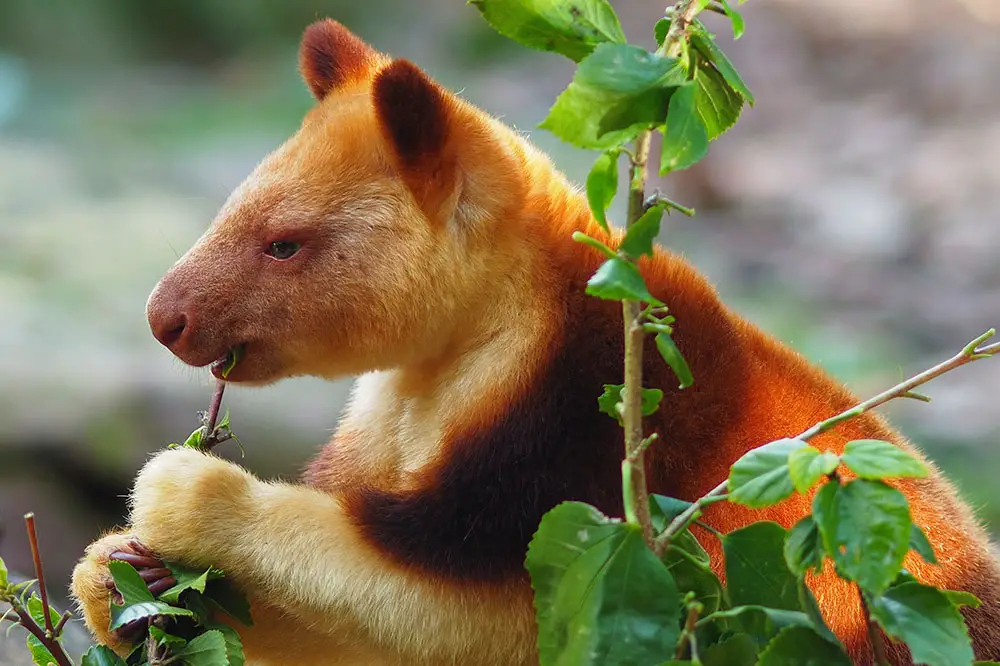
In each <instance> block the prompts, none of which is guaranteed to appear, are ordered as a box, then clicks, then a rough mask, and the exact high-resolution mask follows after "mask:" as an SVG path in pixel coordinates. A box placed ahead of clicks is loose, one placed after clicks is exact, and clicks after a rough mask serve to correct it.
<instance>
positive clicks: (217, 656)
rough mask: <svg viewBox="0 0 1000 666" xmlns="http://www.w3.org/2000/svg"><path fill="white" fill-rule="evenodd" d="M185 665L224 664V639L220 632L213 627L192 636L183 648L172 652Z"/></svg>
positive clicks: (209, 665) (218, 665) (225, 660)
mask: <svg viewBox="0 0 1000 666" xmlns="http://www.w3.org/2000/svg"><path fill="white" fill-rule="evenodd" d="M174 656H175V657H177V658H178V659H179V660H180V662H181V663H182V664H185V665H186V666H226V665H227V664H228V663H229V662H228V661H227V658H226V639H225V637H223V635H222V632H221V631H218V630H215V629H213V630H212V631H206V632H205V633H204V634H201V635H200V636H197V637H195V638H192V639H191V640H190V642H188V644H187V645H185V646H184V648H183V649H180V650H177V651H176V652H174Z"/></svg>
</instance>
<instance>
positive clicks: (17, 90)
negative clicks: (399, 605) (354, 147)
mask: <svg viewBox="0 0 1000 666" xmlns="http://www.w3.org/2000/svg"><path fill="white" fill-rule="evenodd" d="M613 4H614V5H615V7H616V9H617V10H618V11H619V13H620V15H621V17H622V21H623V24H624V26H625V28H626V32H627V34H628V35H629V36H630V38H631V39H632V41H635V42H638V43H644V44H647V45H648V44H649V43H650V42H651V39H652V36H651V29H650V27H651V26H652V23H653V21H655V20H656V18H658V16H659V15H660V14H659V12H660V9H662V7H661V6H660V5H659V4H657V3H655V2H648V1H645V0H644V1H638V0H616V1H615V2H613ZM743 9H744V13H745V16H746V18H747V25H748V30H747V33H746V35H745V36H744V37H743V38H742V39H741V40H740V41H738V42H736V43H731V40H730V38H729V35H728V34H727V33H728V28H727V26H726V25H725V24H724V22H723V21H721V20H718V21H716V20H714V19H715V18H716V17H709V19H708V20H709V22H710V23H711V24H712V25H713V26H714V28H715V29H716V31H717V32H718V33H719V34H720V42H721V44H722V45H723V47H724V48H725V49H726V50H727V51H728V52H729V53H730V55H731V57H732V59H733V61H734V62H735V63H736V64H737V66H738V67H739V69H740V70H741V71H742V72H743V74H744V76H745V78H746V80H747V81H748V83H749V85H750V87H751V89H752V90H753V91H754V92H755V94H756V95H757V99H758V103H757V106H756V107H755V108H753V109H749V110H747V111H746V112H745V114H744V117H743V119H742V120H741V122H740V123H739V124H738V125H737V127H736V128H735V129H734V130H732V131H731V132H730V133H729V134H727V135H726V136H724V137H723V138H722V139H721V140H720V141H718V142H717V143H716V144H713V147H712V150H711V154H710V156H709V158H708V159H707V160H706V161H705V162H703V163H702V164H700V165H698V166H697V167H696V168H694V169H692V170H691V171H689V172H686V173H684V174H681V175H678V176H674V177H672V178H670V179H668V180H667V181H665V182H658V183H657V185H658V186H659V187H660V188H661V189H662V191H663V192H664V193H666V194H668V195H670V196H672V197H673V198H676V199H678V200H680V201H682V202H684V203H687V204H690V205H693V206H695V207H696V208H697V209H698V211H699V214H698V216H697V217H695V218H693V219H687V218H683V217H679V216H676V215H675V216H673V217H671V218H669V222H668V223H667V224H666V225H665V226H664V230H663V233H662V236H661V240H662V241H663V242H664V243H665V244H667V245H668V246H671V247H674V248H676V249H678V250H681V251H683V252H684V253H686V254H687V255H689V256H690V257H691V258H692V259H693V260H694V261H695V262H696V263H697V264H698V265H699V266H701V267H702V269H703V270H704V271H706V272H707V273H708V274H709V275H710V276H711V277H712V279H713V280H714V281H715V282H716V283H717V284H718V286H719V289H720V290H721V292H722V294H723V295H724V297H726V298H727V299H728V300H729V301H730V302H731V303H732V304H733V305H734V306H735V307H736V308H737V309H738V310H739V311H741V312H743V313H744V314H746V315H747V316H749V317H751V318H753V319H754V320H756V321H757V322H759V323H760V324H761V325H762V326H763V327H764V328H766V329H767V330H769V331H771V332H773V333H775V334H776V335H778V336H779V337H780V338H782V339H783V340H785V341H787V342H789V343H790V344H792V345H794V346H795V347H797V348H798V349H800V350H802V351H803V352H804V353H806V354H807V355H808V356H809V357H811V358H812V359H814V360H815V361H817V362H818V363H820V364H822V365H823V366H824V367H826V368H828V369H829V370H830V371H832V372H833V373H834V374H836V375H837V376H838V377H839V378H841V379H842V380H843V381H845V382H846V383H848V384H849V385H850V386H852V387H853V388H854V389H856V390H857V391H859V392H861V393H870V392H873V391H875V390H878V389H881V388H883V387H885V386H888V385H890V384H893V383H895V382H896V381H898V380H899V379H901V378H902V377H904V376H907V375H909V374H910V373H912V372H914V371H916V370H919V369H921V368H923V367H926V366H927V365H930V364H931V363H933V362H936V361H938V360H940V359H942V358H944V357H946V356H948V355H950V354H951V353H952V352H953V351H955V350H957V349H959V348H960V347H961V346H962V345H964V344H965V343H966V342H967V341H968V340H970V339H971V338H973V337H975V336H976V335H978V334H979V333H980V332H982V331H983V330H985V329H987V328H989V327H990V326H994V325H998V324H1000V74H998V72H1000V4H998V3H996V2H982V1H981V0H880V1H879V2H870V1H869V0H809V1H808V2H802V1H801V0H752V2H749V3H748V4H746V5H744V6H743ZM326 15H329V16H333V17H336V18H338V19H340V20H342V21H343V22H345V23H346V24H348V25H349V26H350V27H352V28H353V29H355V30H356V31H357V32H358V33H359V34H361V35H363V36H364V37H365V38H366V39H368V40H369V41H370V42H372V43H373V44H374V45H376V46H377V47H378V48H380V49H382V50H386V51H389V52H392V53H393V54H395V55H399V56H405V57H409V58H411V59H413V60H415V61H417V62H418V63H420V64H421V65H423V66H424V67H425V68H426V69H427V70H428V71H430V72H431V73H432V74H433V75H435V76H436V77H438V78H439V80H441V81H442V82H444V83H445V84H447V85H448V86H449V87H451V88H453V89H456V90H461V91H462V93H463V94H464V95H465V96H466V97H467V98H468V99H470V100H472V101H474V102H475V103H477V104H479V105H481V106H483V107H485V108H486V109H488V110H489V111H491V112H492V113H494V114H497V115H500V116H502V117H504V118H505V119H506V120H507V121H508V122H510V123H512V124H515V125H517V126H518V127H520V128H521V129H524V130H527V131H530V132H531V135H532V138H533V139H534V140H535V141H536V142H537V143H538V144H539V145H540V146H541V147H542V148H543V149H545V150H547V151H549V152H550V153H551V154H552V155H553V156H554V157H555V158H556V161H557V162H558V164H559V165H560V166H561V167H563V168H564V169H565V170H566V171H567V172H568V173H569V175H570V176H571V177H573V178H575V179H576V180H578V181H582V179H583V178H584V177H585V175H586V171H587V169H588V166H589V163H590V159H589V156H588V155H587V154H585V153H582V152H580V151H575V150H572V149H569V148H567V147H566V146H564V145H561V144H559V143H558V141H557V140H555V139H554V138H553V137H551V136H550V135H547V134H546V133H544V132H541V131H537V130H533V128H534V127H535V126H536V125H537V124H538V122H540V121H541V119H542V118H543V117H544V116H545V113H546V111H547V108H548V106H549V105H550V104H551V102H552V100H553V99H554V97H555V95H556V94H557V93H558V92H559V91H560V90H561V89H562V88H563V87H564V86H565V85H566V83H567V82H568V81H569V78H570V77H571V74H572V65H571V63H569V62H568V61H565V60H563V59H562V58H560V57H558V56H555V55H547V54H541V53H537V52H534V51H528V50H526V49H523V48H521V47H519V46H517V45H514V44H512V43H508V42H506V41H505V40H503V39H502V38H500V37H497V36H495V35H494V34H493V33H492V32H491V31H490V29H489V28H488V27H487V26H486V25H485V23H484V22H483V21H482V20H481V19H480V17H479V14H478V12H476V11H475V10H474V9H473V8H471V7H467V6H465V4H464V3H463V2H461V1H460V0H410V1H408V2H402V1H393V0H366V1H365V2H357V1H356V0H283V1H282V2H277V1H273V0H272V1H267V0H241V1H240V2H237V1H236V0H173V1H171V2H167V1H166V0H146V1H144V2H134V1H133V0H47V1H46V2H39V1H38V0H0V314H2V324H0V529H2V536H0V556H2V557H3V558H4V559H5V560H6V561H7V562H8V564H9V565H10V566H11V567H12V568H13V569H15V570H17V571H19V572H21V573H27V572H29V571H30V560H29V556H28V548H27V544H26V539H25V537H24V529H23V524H22V522H21V516H22V514H23V513H24V512H25V511H27V510H33V511H35V512H36V514H37V516H38V522H39V527H40V537H41V541H42V548H43V553H44V556H45V562H46V564H47V568H48V574H49V580H50V583H51V585H50V587H51V588H52V591H53V593H54V594H55V595H57V596H62V595H64V594H65V586H66V583H67V581H68V576H69V572H70V569H71V567H72V564H73V562H74V561H75V560H76V558H78V557H79V556H80V554H81V553H82V551H83V548H84V546H85V545H86V544H87V543H88V542H90V541H91V540H92V539H93V538H94V537H95V536H96V535H97V534H98V533H99V531H100V530H102V529H106V528H109V527H111V526H113V525H115V524H116V523H117V522H118V521H120V520H121V517H122V516H123V513H124V502H123V499H122V497H123V494H124V493H125V492H126V489H127V487H128V486H129V483H130V480H131V479H132V478H133V476H134V474H135V472H136V470H137V468H138V467H139V466H140V465H141V464H142V462H143V460H144V459H145V457H146V456H147V455H148V454H149V453H150V452H152V451H154V450H157V449H159V448H161V447H162V446H163V445H164V444H165V443H166V442H169V441H173V440H178V439H183V438H184V437H185V436H186V435H187V434H188V433H189V432H190V431H191V430H192V429H193V428H194V427H195V425H196V415H195V412H196V411H197V410H198V409H204V408H205V406H206V405H207V402H208V398H209V395H210V393H211V384H210V382H209V379H208V376H207V373H206V372H204V371H198V372H196V371H193V370H191V369H188V368H185V367H183V366H182V365H181V364H180V363H179V362H177V361H175V360H173V359H172V358H171V356H170V355H169V354H168V353H167V352H166V351H165V350H164V349H162V348H161V347H160V346H159V345H158V344H157V343H156V342H155V341H154V340H153V338H152V337H151V336H150V335H149V332H148V329H147V327H146V323H145V319H144V314H143V310H144V304H145V299H146V296H147V294H148V293H149V291H150V290H151V289H152V287H153V285H154V284H155V282H156V280H157V279H158V277H159V276H160V275H161V274H162V273H163V271H164V270H166V268H167V267H168V266H169V265H170V264H171V263H172V262H173V261H174V260H175V259H176V258H177V257H178V256H179V255H180V254H181V253H183V252H184V250H185V249H186V248H187V247H188V246H189V245H190V244H191V243H192V242H193V241H194V240H195V239H196V238H197V237H198V235H199V234H200V233H201V232H202V230H203V229H204V228H205V227H206V226H207V224H208V223H209V221H210V220H211V219H212V217H213V215H214V213H215V211H216V210H217V208H218V207H219V206H220V204H221V203H222V201H223V200H224V199H225V197H226V195H227V194H228V193H229V191H230V190H231V189H232V188H233V187H234V186H235V185H236V184H237V183H239V182H240V180H241V179H242V178H243V177H244V175H245V174H246V173H248V172H249V170H250V169H251V168H252V167H253V166H254V164H255V163H256V162H257V161H258V160H259V159H260V158H261V157H262V156H263V155H265V154H266V152H267V151H268V150H269V149H271V148H272V147H274V146H275V145H276V144H277V143H278V142H280V141H281V140H282V139H283V138H284V137H286V136H287V135H288V134H290V133H291V132H293V131H294V130H295V128H296V126H297V124H298V122H299V119H300V118H301V116H302V113H303V112H304V111H305V110H306V109H307V108H308V107H309V105H310V98H309V96H308V94H307V93H306V91H305V88H304V87H303V86H302V84H301V83H300V80H299V78H298V75H297V72H296V69H295V67H296V47H297V40H298V36H299V34H300V32H301V30H302V29H303V27H304V26H305V25H307V24H308V23H309V22H310V21H312V20H313V19H315V18H317V17H321V16H326ZM346 387H347V384H346V383H334V384H331V383H324V382H319V381H314V380H308V379H300V380H294V381H289V382H287V383H285V384H281V385H278V386H275V387H272V388H267V389H258V390H241V389H239V388H233V389H230V390H229V391H228V392H227V394H226V398H227V404H228V407H229V408H230V409H231V410H232V413H233V423H234V426H235V429H236V430H237V432H238V433H239V435H240V436H241V439H242V442H243V444H244V446H245V447H246V461H245V462H246V464H247V465H248V466H249V467H251V468H252V469H254V470H255V471H257V472H259V473H261V474H263V475H268V476H284V477H292V476H294V475H295V474H296V473H297V471H298V470H299V469H300V468H301V467H302V465H303V463H304V461H305V460H306V459H307V457H308V456H309V455H310V454H311V453H312V452H313V451H314V450H315V449H316V448H317V447H318V446H319V445H320V444H321V443H322V442H323V441H325V439H326V438H327V436H328V435H329V432H330V430H331V429H332V428H333V427H334V426H335V424H336V421H337V416H338V412H339V409H340V407H341V405H342V403H343V400H344V397H345V394H346ZM926 392H927V393H928V394H930V395H931V396H932V397H933V398H934V401H933V402H932V403H931V404H929V405H921V404H918V403H915V402H912V403H907V404H896V405H893V406H892V408H891V409H890V410H889V412H890V416H891V417H892V419H893V420H894V422H895V423H897V424H898V425H899V426H900V427H901V428H902V429H903V430H904V431H905V432H906V433H907V434H908V435H909V436H911V437H912V439H914V440H915V441H916V442H918V443H919V445H920V446H921V447H922V448H923V449H924V450H926V451H927V452H928V454H929V455H930V456H931V457H932V458H933V459H934V460H935V461H937V462H938V464H939V465H940V466H941V467H942V468H943V469H944V470H945V471H946V472H947V473H948V474H950V475H951V476H952V477H953V478H954V479H955V480H956V481H957V483H958V484H959V485H960V487H961V489H962V491H963V492H964V494H965V495H966V497H967V498H968V499H969V500H970V501H971V502H972V503H973V504H974V506H976V507H977V509H978V510H979V513H980V515H981V517H982V519H983V520H984V521H985V522H986V523H987V524H988V525H990V527H991V529H993V530H994V532H996V530H997V529H998V526H1000V484H998V483H997V481H996V480H997V478H998V476H1000V402H998V395H1000V365H997V364H989V363H982V364H977V365H976V366H973V367H970V368H966V369H963V370H960V371H959V372H956V373H954V374H952V375H949V376H946V377H944V378H942V379H939V380H937V381H935V382H934V383H933V384H931V385H929V386H928V387H927V389H926ZM231 452H232V450H231V449H227V453H231ZM706 455H711V453H710V452H706ZM0 635H2V634H0ZM14 636H15V637H16V640H15V642H16V643H21V640H22V639H21V637H20V635H19V634H16V633H15V634H14ZM0 641H2V638H0ZM5 650H6V648H4V646H3V645H2V643H0V655H2V654H5ZM6 654H7V657H6V659H8V660H9V661H8V663H26V662H23V661H22V662H19V660H23V659H24V657H19V656H17V654H16V653H15V652H6ZM3 659H4V657H2V656H0V661H2V660H3Z"/></svg>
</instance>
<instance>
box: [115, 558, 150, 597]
mask: <svg viewBox="0 0 1000 666" xmlns="http://www.w3.org/2000/svg"><path fill="white" fill-rule="evenodd" d="M108 570H109V571H110V572H111V578H113V579H114V581H115V587H116V588H118V591H119V592H121V595H122V598H123V599H124V600H125V605H126V606H127V605H129V604H134V603H139V602H140V601H153V594H152V593H151V592H150V591H149V586H148V585H146V581H144V580H143V579H142V578H141V577H140V576H139V572H138V571H136V570H135V567H133V566H132V565H131V564H129V563H128V562H121V561H119V560H112V561H110V562H108Z"/></svg>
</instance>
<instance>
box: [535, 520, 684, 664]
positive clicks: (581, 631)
mask: <svg viewBox="0 0 1000 666" xmlns="http://www.w3.org/2000/svg"><path fill="white" fill-rule="evenodd" d="M526 565H527V568H528V571H529V573H530V574H531V584H532V586H533V587H534V590H535V607H536V609H537V611H538V648H539V655H540V657H541V662H542V663H543V664H566V665H567V666H568V665H570V664H572V665H574V666H576V665H580V666H585V665H588V664H595V665H596V664H643V663H645V664H658V663H660V662H662V661H663V658H664V656H665V655H668V654H672V652H673V650H674V647H675V646H676V643H677V638H678V635H679V633H680V630H679V624H680V616H681V600H680V595H679V594H678V591H677V588H676V586H675V584H674V581H673V579H672V578H671V576H670V574H669V573H668V572H667V570H666V568H665V567H664V566H663V564H662V563H661V562H660V561H659V560H657V559H656V556H655V555H653V553H652V551H651V550H650V549H649V548H648V547H647V546H646V543H645V541H644V540H643V538H642V533H641V530H640V529H639V528H638V527H636V526H632V525H628V524H625V523H622V522H620V521H613V520H611V519H609V518H607V517H606V516H604V515H603V514H602V513H601V512H600V511H598V510H597V509H595V508H594V507H592V506H589V505H587V504H582V503H580V502H565V503H563V504H560V505H559V506H557V507H556V508H554V509H552V510H551V511H549V512H548V513H547V514H545V516H544V517H543V518H542V522H541V524H540V525H539V528H538V532H537V533H536V534H535V537H534V539H532V541H531V545H530V546H529V548H528V556H527V559H526Z"/></svg>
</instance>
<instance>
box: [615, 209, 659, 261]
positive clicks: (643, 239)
mask: <svg viewBox="0 0 1000 666" xmlns="http://www.w3.org/2000/svg"><path fill="white" fill-rule="evenodd" d="M665 208H666V205H664V204H656V205H654V206H650V207H649V210H647V211H646V212H645V213H643V214H642V216H641V217H640V218H639V219H638V220H636V221H635V222H633V223H632V224H631V225H629V228H628V231H627V232H626V233H625V239H624V240H623V241H622V244H621V247H619V248H618V249H619V250H621V251H622V252H624V253H625V254H627V255H628V256H629V257H631V258H633V259H638V258H639V257H641V256H642V255H644V254H645V255H647V256H650V257H651V256H653V241H654V240H656V236H657V235H658V234H659V233H660V220H661V219H663V210H664V209H665Z"/></svg>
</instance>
